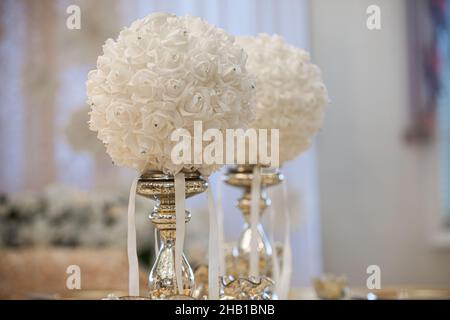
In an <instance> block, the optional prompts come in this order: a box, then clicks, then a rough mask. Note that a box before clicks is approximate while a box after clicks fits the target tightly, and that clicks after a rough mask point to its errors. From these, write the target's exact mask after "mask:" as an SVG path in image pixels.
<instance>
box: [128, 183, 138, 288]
mask: <svg viewBox="0 0 450 320" xmlns="http://www.w3.org/2000/svg"><path fill="white" fill-rule="evenodd" d="M137 182H138V178H137V177H136V178H135V179H134V180H133V183H132V184H131V188H130V197H129V199H128V233H127V253H128V295H129V296H131V297H136V296H139V262H138V256H137V249H136V212H135V211H136V188H137Z"/></svg>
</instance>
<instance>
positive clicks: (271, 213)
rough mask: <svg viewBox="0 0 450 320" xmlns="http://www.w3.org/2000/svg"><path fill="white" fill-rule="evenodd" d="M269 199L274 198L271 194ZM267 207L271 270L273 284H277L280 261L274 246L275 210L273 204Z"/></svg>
mask: <svg viewBox="0 0 450 320" xmlns="http://www.w3.org/2000/svg"><path fill="white" fill-rule="evenodd" d="M271 199H274V197H273V196H272V195H271ZM268 209H269V219H270V229H269V232H270V233H269V239H270V244H271V245H272V270H273V275H272V277H273V281H274V282H275V284H277V283H278V281H279V279H280V261H279V259H278V254H277V250H276V246H275V210H274V209H273V205H271V206H269V208H268ZM277 212H278V210H277Z"/></svg>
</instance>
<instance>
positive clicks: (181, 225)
mask: <svg viewBox="0 0 450 320" xmlns="http://www.w3.org/2000/svg"><path fill="white" fill-rule="evenodd" d="M185 184H186V182H185V180H184V173H183V172H179V173H177V174H176V175H175V213H176V231H175V237H176V242H175V277H176V281H177V287H178V294H180V295H182V294H183V292H184V291H183V273H182V263H183V246H184V235H185V229H186V208H185V201H186V195H185Z"/></svg>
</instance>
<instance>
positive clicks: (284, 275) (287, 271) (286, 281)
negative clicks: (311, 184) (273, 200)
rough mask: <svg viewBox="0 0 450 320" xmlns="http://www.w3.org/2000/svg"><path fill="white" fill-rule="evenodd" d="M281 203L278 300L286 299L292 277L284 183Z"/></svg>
mask: <svg viewBox="0 0 450 320" xmlns="http://www.w3.org/2000/svg"><path fill="white" fill-rule="evenodd" d="M282 188H283V203H284V210H283V213H284V246H283V265H282V267H281V275H280V281H279V287H278V289H277V292H279V298H280V299H282V300H285V299H287V298H288V294H289V289H290V283H291V275H292V248H291V231H290V224H291V222H290V214H289V206H288V199H287V186H286V182H285V181H283V182H282Z"/></svg>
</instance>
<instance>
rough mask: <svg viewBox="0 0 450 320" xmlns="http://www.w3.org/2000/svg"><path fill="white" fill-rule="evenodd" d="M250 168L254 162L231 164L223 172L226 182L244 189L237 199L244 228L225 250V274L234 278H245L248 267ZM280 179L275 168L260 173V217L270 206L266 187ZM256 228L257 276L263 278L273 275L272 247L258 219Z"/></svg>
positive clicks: (250, 236)
mask: <svg viewBox="0 0 450 320" xmlns="http://www.w3.org/2000/svg"><path fill="white" fill-rule="evenodd" d="M253 169H254V165H238V166H235V167H231V168H230V169H229V170H228V172H227V174H226V175H225V182H226V183H227V184H229V185H232V186H235V187H239V188H242V189H243V190H244V194H243V196H242V197H241V198H240V199H239V200H238V202H237V207H238V208H239V209H240V210H241V211H242V214H243V216H244V219H245V224H244V230H243V232H242V233H241V236H240V237H239V240H238V243H237V245H236V246H235V247H233V248H232V250H231V252H228V253H226V269H227V270H226V271H227V274H228V275H231V276H233V277H234V278H241V277H244V278H245V277H248V275H249V270H250V251H251V246H250V243H251V239H252V236H253V235H252V230H251V227H250V212H251V200H252V199H251V187H252V180H253ZM283 179H284V177H283V175H282V174H281V173H280V171H279V170H277V169H274V170H273V171H271V172H262V173H261V193H260V194H261V197H260V199H259V212H260V217H261V216H262V215H263V214H264V210H265V209H266V208H267V207H269V206H270V205H271V200H270V198H269V197H268V195H267V187H270V186H274V185H277V184H279V183H281V182H282V181H283ZM257 230H258V232H257V234H256V239H257V244H258V245H257V248H258V256H259V275H260V276H262V277H264V276H265V277H272V273H273V270H272V255H273V254H274V252H273V247H272V244H271V243H270V241H269V240H268V238H267V236H266V233H265V231H264V228H263V226H262V224H261V223H260V222H258V226H257Z"/></svg>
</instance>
